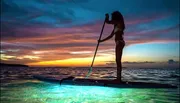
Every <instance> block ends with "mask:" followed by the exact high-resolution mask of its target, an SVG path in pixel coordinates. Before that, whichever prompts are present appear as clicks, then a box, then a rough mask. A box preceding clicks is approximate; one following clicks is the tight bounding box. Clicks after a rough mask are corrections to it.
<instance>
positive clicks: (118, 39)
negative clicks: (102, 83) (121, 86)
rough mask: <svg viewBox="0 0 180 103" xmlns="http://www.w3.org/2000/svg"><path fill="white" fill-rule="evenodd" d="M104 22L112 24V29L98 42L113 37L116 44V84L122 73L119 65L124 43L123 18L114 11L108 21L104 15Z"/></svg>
mask: <svg viewBox="0 0 180 103" xmlns="http://www.w3.org/2000/svg"><path fill="white" fill-rule="evenodd" d="M105 22H106V23H107V24H113V25H114V29H113V31H112V33H111V34H110V35H109V36H108V37H106V38H105V39H102V40H99V41H98V42H104V41H106V40H108V39H110V38H112V37H113V36H114V35H115V43H116V49H115V52H116V64H117V82H121V71H122V64H121V58H122V52H123V48H124V46H125V41H124V38H123V35H124V29H125V24H124V18H123V16H122V14H121V13H120V12H119V11H115V12H113V13H112V19H111V20H109V15H108V14H106V19H105Z"/></svg>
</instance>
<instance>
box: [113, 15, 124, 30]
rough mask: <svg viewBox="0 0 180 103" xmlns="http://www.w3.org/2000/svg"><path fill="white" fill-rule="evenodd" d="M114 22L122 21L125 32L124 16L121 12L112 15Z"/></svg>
mask: <svg viewBox="0 0 180 103" xmlns="http://www.w3.org/2000/svg"><path fill="white" fill-rule="evenodd" d="M112 20H115V21H120V22H121V23H122V26H123V30H124V29H125V25H124V18H123V16H122V14H121V13H120V12H119V11H114V12H113V13H112Z"/></svg>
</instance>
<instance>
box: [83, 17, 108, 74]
mask: <svg viewBox="0 0 180 103" xmlns="http://www.w3.org/2000/svg"><path fill="white" fill-rule="evenodd" d="M105 20H106V19H105ZM105 20H104V23H103V26H102V29H101V33H100V36H99V40H101V36H102V34H103V30H104V26H105V23H106V21H105ZM98 47H99V42H98V44H97V46H96V50H95V52H94V57H93V60H92V63H91V67H90V69H89V72H88V75H87V76H86V77H88V76H89V75H90V73H91V71H92V67H93V64H94V60H95V57H96V53H97V50H98Z"/></svg>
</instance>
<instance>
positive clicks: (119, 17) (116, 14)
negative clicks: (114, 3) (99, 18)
mask: <svg viewBox="0 0 180 103" xmlns="http://www.w3.org/2000/svg"><path fill="white" fill-rule="evenodd" d="M111 15H112V20H116V21H122V20H123V17H122V14H121V13H120V12H119V11H114V12H113V13H112V14H111Z"/></svg>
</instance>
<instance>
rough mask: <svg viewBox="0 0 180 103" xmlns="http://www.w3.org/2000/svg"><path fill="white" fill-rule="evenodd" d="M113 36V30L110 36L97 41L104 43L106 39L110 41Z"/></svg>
mask: <svg viewBox="0 0 180 103" xmlns="http://www.w3.org/2000/svg"><path fill="white" fill-rule="evenodd" d="M113 36H114V30H113V31H112V32H111V34H110V35H109V36H108V37H106V38H104V39H102V40H99V42H104V41H106V40H108V39H111V38H112V37H113Z"/></svg>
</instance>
